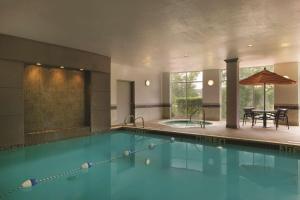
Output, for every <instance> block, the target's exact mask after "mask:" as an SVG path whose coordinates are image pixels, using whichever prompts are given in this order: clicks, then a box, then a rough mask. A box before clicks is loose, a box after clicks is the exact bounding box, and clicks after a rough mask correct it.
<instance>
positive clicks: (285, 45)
mask: <svg viewBox="0 0 300 200" xmlns="http://www.w3.org/2000/svg"><path fill="white" fill-rule="evenodd" d="M280 46H281V47H288V46H290V44H289V43H286V42H284V43H282V44H281V45H280Z"/></svg>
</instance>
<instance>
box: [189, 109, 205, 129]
mask: <svg viewBox="0 0 300 200" xmlns="http://www.w3.org/2000/svg"><path fill="white" fill-rule="evenodd" d="M198 111H202V118H203V119H202V121H203V123H200V127H201V128H205V122H206V120H205V110H204V108H203V107H201V108H199V110H195V111H194V112H192V113H191V114H190V122H191V121H192V117H193V116H194V115H195V114H196V113H197V112H198Z"/></svg>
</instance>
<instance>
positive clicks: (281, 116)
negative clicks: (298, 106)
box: [275, 108, 290, 130]
mask: <svg viewBox="0 0 300 200" xmlns="http://www.w3.org/2000/svg"><path fill="white" fill-rule="evenodd" d="M279 121H281V122H283V123H285V125H286V126H287V127H288V129H290V125H289V117H288V109H286V108H278V109H277V112H276V114H275V125H276V130H277V128H278V125H279Z"/></svg>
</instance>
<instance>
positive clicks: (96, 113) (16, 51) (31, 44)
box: [0, 34, 110, 147]
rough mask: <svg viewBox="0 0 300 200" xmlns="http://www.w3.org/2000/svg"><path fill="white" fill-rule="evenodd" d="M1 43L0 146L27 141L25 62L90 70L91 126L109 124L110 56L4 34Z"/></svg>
mask: <svg viewBox="0 0 300 200" xmlns="http://www.w3.org/2000/svg"><path fill="white" fill-rule="evenodd" d="M0 44H1V45H0V97H1V98H0V147H3V146H11V145H23V144H24V98H23V89H24V88H23V74H24V66H25V64H34V63H36V62H40V63H42V64H44V65H47V66H50V67H51V66H60V65H63V66H65V67H66V68H74V69H79V68H85V69H86V70H90V71H91V74H92V75H91V80H90V81H91V90H90V97H91V100H90V101H91V104H92V105H91V108H90V117H91V119H90V120H91V130H92V131H100V130H104V129H108V128H109V125H110V103H107V102H109V101H110V95H109V92H110V91H109V90H110V58H109V57H107V56H101V55H97V54H94V53H89V52H85V51H81V50H76V49H71V48H66V47H61V46H57V45H51V44H46V43H41V42H36V41H32V40H27V39H23V38H17V37H12V36H7V35H1V34H0ZM97 73H99V74H101V75H96V74H97ZM102 78H103V80H100V79H102ZM104 82H105V84H104ZM102 95H103V96H102ZM102 97H103V98H102ZM105 97H106V98H105ZM103 101H105V102H106V103H104V102H103ZM61 134H64V133H61Z"/></svg>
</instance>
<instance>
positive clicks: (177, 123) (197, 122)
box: [159, 119, 212, 128]
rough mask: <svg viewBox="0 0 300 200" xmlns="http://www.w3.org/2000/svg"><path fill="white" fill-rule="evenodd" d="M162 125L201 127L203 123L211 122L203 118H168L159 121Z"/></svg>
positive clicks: (208, 123)
mask: <svg viewBox="0 0 300 200" xmlns="http://www.w3.org/2000/svg"><path fill="white" fill-rule="evenodd" d="M159 123H160V124H162V125H166V126H170V127H174V128H201V127H203V125H205V126H206V125H211V124H212V123H211V122H208V121H205V122H204V121H203V120H192V121H190V120H189V119H170V120H163V121H160V122H159Z"/></svg>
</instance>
